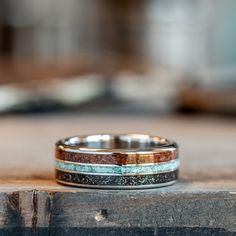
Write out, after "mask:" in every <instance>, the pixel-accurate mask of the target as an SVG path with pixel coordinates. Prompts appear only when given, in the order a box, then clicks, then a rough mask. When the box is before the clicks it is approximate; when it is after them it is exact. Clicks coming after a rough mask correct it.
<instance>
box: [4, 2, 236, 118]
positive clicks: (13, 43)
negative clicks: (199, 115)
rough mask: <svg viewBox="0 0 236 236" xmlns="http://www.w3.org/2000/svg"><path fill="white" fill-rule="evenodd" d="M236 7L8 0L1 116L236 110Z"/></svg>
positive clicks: (195, 4)
mask: <svg viewBox="0 0 236 236" xmlns="http://www.w3.org/2000/svg"><path fill="white" fill-rule="evenodd" d="M235 10H236V3H235V1H233V0H226V1H220V0H216V1H212V0H206V1H203V0H198V1H194V0H191V1H189V0H181V1H179V0H178V1H177V0H138V1H134V0H129V1H125V0H119V1H109V0H87V1H83V0H59V1H58V0H42V1H37V0H21V1H17V0H0V112H1V113H2V114H5V113H9V112H35V111H37V112H43V111H50V112H51V111H52V112H53V111H58V110H68V111H70V110H73V111H77V112H80V111H82V110H83V111H84V110H85V111H90V110H93V111H94V110H95V111H100V110H102V111H104V110H112V111H119V112H127V111H128V112H133V111H135V112H136V111H138V112H140V113H145V112H149V111H154V112H157V113H173V112H176V111H195V112H200V111H201V112H211V113H212V112H213V113H221V114H235V113H236V68H235V65H236V46H235V40H236V24H235V22H236V16H235V14H234V12H235Z"/></svg>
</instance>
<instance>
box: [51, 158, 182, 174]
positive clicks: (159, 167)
mask: <svg viewBox="0 0 236 236" xmlns="http://www.w3.org/2000/svg"><path fill="white" fill-rule="evenodd" d="M55 165H56V167H57V168H59V169H63V170H67V171H74V172H80V173H81V172H82V173H83V172H84V173H101V174H142V173H161V172H168V171H173V170H176V169H178V167H179V160H178V159H177V160H175V161H171V162H168V163H162V164H153V165H133V166H112V165H111V166H102V165H79V164H73V163H65V162H60V161H56V163H55Z"/></svg>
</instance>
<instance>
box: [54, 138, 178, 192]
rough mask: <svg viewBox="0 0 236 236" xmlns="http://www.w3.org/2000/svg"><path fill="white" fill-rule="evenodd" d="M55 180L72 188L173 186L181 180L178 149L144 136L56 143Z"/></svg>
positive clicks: (67, 140) (163, 139) (163, 141)
mask: <svg viewBox="0 0 236 236" xmlns="http://www.w3.org/2000/svg"><path fill="white" fill-rule="evenodd" d="M55 169H56V180H57V182H59V183H62V184H65V185H71V186H80V187H89V188H104V189H107V188H111V189H133V188H153V187H162V186H167V185H171V184H173V183H174V182H175V181H176V180H177V178H178V170H179V158H178V145H177V143H175V142H173V141H170V140H168V139H166V138H162V137H158V136H149V135H141V134H124V135H112V134H96V135H87V136H75V137H69V138H66V139H61V140H59V141H58V142H57V143H56V154H55Z"/></svg>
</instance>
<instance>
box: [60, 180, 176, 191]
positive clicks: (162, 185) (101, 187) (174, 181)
mask: <svg viewBox="0 0 236 236" xmlns="http://www.w3.org/2000/svg"><path fill="white" fill-rule="evenodd" d="M56 181H57V182H58V183H60V184H63V185H67V186H72V187H82V188H88V189H91V188H92V189H110V190H121V189H125V190H135V189H150V188H161V187H167V186H170V185H173V184H174V183H176V181H177V179H176V180H172V181H169V182H166V183H161V184H147V185H129V186H127V185H126V186H117V185H114V186H112V185H86V184H76V183H71V182H66V181H62V180H58V179H56Z"/></svg>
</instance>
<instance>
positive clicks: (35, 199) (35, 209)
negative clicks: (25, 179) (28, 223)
mask: <svg viewBox="0 0 236 236" xmlns="http://www.w3.org/2000/svg"><path fill="white" fill-rule="evenodd" d="M32 198H33V214H32V229H33V235H36V230H37V222H38V196H37V190H33V192H32Z"/></svg>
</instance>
